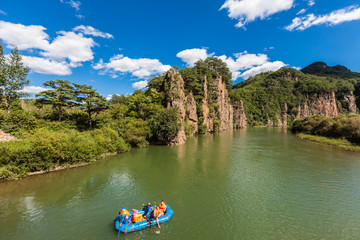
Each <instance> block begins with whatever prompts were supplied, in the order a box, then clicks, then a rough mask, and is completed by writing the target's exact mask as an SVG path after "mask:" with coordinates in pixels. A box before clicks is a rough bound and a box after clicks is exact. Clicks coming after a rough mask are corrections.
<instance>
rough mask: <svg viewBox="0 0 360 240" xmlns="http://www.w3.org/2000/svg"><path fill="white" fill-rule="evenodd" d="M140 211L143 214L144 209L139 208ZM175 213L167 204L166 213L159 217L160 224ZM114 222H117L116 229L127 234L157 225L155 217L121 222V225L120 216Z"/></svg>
mask: <svg viewBox="0 0 360 240" xmlns="http://www.w3.org/2000/svg"><path fill="white" fill-rule="evenodd" d="M139 213H140V214H143V213H144V211H143V210H140V209H139ZM131 214H132V211H131V212H130V215H131ZM173 214H174V212H173V210H172V209H171V207H170V206H169V205H167V207H166V212H165V215H164V216H161V217H159V218H158V220H159V224H161V223H164V222H167V221H169V220H170V218H171V217H172V215H173ZM114 224H115V229H116V230H117V231H119V232H122V233H125V234H126V233H129V232H134V231H138V230H141V229H144V228H147V227H151V226H155V225H157V223H156V220H155V219H152V220H151V221H150V220H144V221H141V222H137V223H130V224H125V223H121V225H120V216H118V217H116V218H115V220H114Z"/></svg>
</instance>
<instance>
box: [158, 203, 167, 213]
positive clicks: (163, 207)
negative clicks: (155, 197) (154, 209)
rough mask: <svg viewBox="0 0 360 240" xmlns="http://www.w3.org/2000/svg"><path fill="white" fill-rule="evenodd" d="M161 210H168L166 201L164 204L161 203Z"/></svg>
mask: <svg viewBox="0 0 360 240" xmlns="http://www.w3.org/2000/svg"><path fill="white" fill-rule="evenodd" d="M159 210H160V211H162V212H165V210H166V204H165V203H164V204H160V205H159Z"/></svg>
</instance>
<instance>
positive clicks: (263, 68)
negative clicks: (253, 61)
mask: <svg viewBox="0 0 360 240" xmlns="http://www.w3.org/2000/svg"><path fill="white" fill-rule="evenodd" d="M285 66H286V64H285V63H283V62H281V61H275V62H267V63H264V64H262V65H260V66H256V67H253V68H251V69H249V70H247V71H246V72H244V73H242V74H241V77H242V78H244V79H247V78H249V77H251V76H255V75H256V74H259V73H262V72H268V71H276V70H279V69H280V68H282V67H285Z"/></svg>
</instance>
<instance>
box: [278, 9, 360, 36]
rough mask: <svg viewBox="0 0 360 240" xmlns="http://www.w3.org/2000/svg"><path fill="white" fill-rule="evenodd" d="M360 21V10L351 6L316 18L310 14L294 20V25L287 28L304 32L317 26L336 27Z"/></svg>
mask: <svg viewBox="0 0 360 240" xmlns="http://www.w3.org/2000/svg"><path fill="white" fill-rule="evenodd" d="M359 19H360V8H359V7H357V6H350V7H347V8H343V9H340V10H336V11H333V12H331V13H329V14H326V15H319V16H315V15H314V14H308V15H307V16H305V17H297V18H295V19H293V20H292V23H291V24H290V25H288V26H286V27H285V29H286V30H288V31H294V30H299V31H303V30H305V29H308V28H310V27H312V26H316V25H322V24H325V25H328V26H334V25H337V24H340V23H343V22H350V21H354V20H359Z"/></svg>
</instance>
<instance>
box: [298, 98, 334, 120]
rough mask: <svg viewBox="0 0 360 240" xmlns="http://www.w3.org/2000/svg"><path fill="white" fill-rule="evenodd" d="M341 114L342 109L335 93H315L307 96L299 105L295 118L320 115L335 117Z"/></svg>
mask: <svg viewBox="0 0 360 240" xmlns="http://www.w3.org/2000/svg"><path fill="white" fill-rule="evenodd" d="M339 114H340V109H339V107H338V105H337V102H336V97H335V93H334V92H331V93H323V94H313V95H311V96H307V97H306V100H305V101H304V102H303V103H302V104H300V105H299V106H298V109H297V115H296V117H295V119H299V118H304V117H310V116H314V115H320V116H325V117H335V116H337V115H339Z"/></svg>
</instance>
